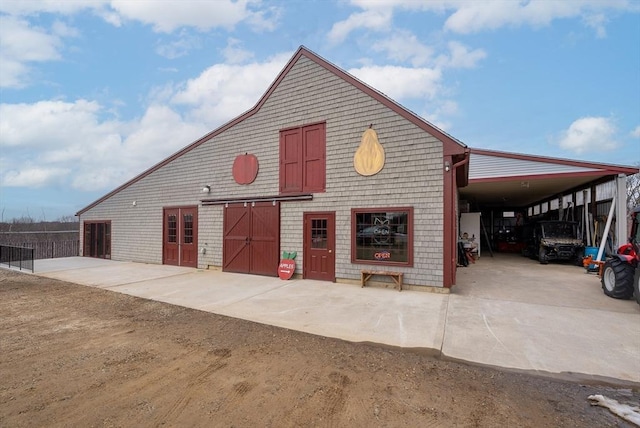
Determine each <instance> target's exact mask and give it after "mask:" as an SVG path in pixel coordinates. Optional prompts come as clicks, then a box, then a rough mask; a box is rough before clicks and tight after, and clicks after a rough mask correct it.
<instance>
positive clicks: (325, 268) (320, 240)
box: [302, 212, 336, 282]
mask: <svg viewBox="0 0 640 428" xmlns="http://www.w3.org/2000/svg"><path fill="white" fill-rule="evenodd" d="M335 248H336V214H335V212H319V213H304V261H303V273H302V276H303V277H304V278H307V279H319V280H321V281H331V282H335V280H336V251H335Z"/></svg>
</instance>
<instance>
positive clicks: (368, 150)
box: [353, 127, 384, 176]
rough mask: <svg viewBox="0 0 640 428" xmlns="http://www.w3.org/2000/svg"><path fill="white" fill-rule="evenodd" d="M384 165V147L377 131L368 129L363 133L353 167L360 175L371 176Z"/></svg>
mask: <svg viewBox="0 0 640 428" xmlns="http://www.w3.org/2000/svg"><path fill="white" fill-rule="evenodd" d="M383 166H384V148H383V147H382V144H380V142H379V141H378V134H376V131H374V130H373V129H371V127H369V129H367V130H366V131H364V133H363V134H362V140H361V142H360V147H358V150H356V154H355V155H354V156H353V167H354V168H355V169H356V172H357V173H358V174H360V175H364V176H369V175H374V174H377V173H379V172H380V171H381V170H382V167H383Z"/></svg>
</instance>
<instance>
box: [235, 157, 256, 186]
mask: <svg viewBox="0 0 640 428" xmlns="http://www.w3.org/2000/svg"><path fill="white" fill-rule="evenodd" d="M232 172H233V179H234V180H236V183H238V184H251V183H253V181H254V180H255V179H256V177H257V176H258V158H257V157H256V155H253V154H249V153H245V154H243V155H238V156H236V159H235V160H234V161H233V170H232Z"/></svg>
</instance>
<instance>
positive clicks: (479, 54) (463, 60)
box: [436, 41, 487, 68]
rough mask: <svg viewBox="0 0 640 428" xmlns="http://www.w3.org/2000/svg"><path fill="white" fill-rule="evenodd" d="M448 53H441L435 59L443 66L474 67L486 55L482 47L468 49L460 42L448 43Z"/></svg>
mask: <svg viewBox="0 0 640 428" xmlns="http://www.w3.org/2000/svg"><path fill="white" fill-rule="evenodd" d="M448 48H449V54H448V55H442V56H440V57H439V58H438V60H437V61H436V62H437V64H438V65H439V66H440V67H443V68H474V67H476V66H477V65H478V62H480V61H481V60H483V59H484V58H486V57H487V54H486V52H485V51H484V50H482V49H474V50H469V49H468V48H467V47H466V46H465V45H463V44H462V43H460V42H456V41H451V42H449V43H448Z"/></svg>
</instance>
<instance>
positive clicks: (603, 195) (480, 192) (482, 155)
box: [459, 148, 638, 249]
mask: <svg viewBox="0 0 640 428" xmlns="http://www.w3.org/2000/svg"><path fill="white" fill-rule="evenodd" d="M470 153H471V154H470V162H469V183H468V185H467V186H466V187H463V188H460V189H459V200H460V211H461V212H465V211H466V212H481V213H482V215H481V218H482V223H483V226H484V228H485V230H486V234H485V233H484V231H483V233H482V234H481V245H484V246H486V245H487V240H488V241H489V242H490V243H491V248H493V249H497V246H496V239H498V238H497V235H500V233H502V232H503V231H501V230H499V229H500V228H504V227H505V226H504V225H505V224H509V222H508V221H505V219H504V218H503V214H504V213H505V212H508V213H521V214H522V216H523V219H524V221H525V222H528V221H531V220H532V219H533V218H536V217H546V218H549V219H558V218H561V217H563V218H568V219H574V220H576V221H581V220H582V217H583V212H584V211H583V209H584V208H583V207H584V202H585V200H584V197H585V196H586V198H587V199H586V203H587V209H588V212H589V213H591V215H592V217H593V218H594V219H595V218H597V217H598V216H602V214H603V211H604V213H605V214H607V213H608V208H609V207H610V205H611V201H612V196H613V195H615V194H616V193H618V194H619V198H618V203H617V209H616V211H615V217H620V216H623V217H625V218H626V212H625V210H626V191H625V187H624V183H625V180H626V176H628V175H631V174H635V173H638V168H637V167H630V166H621V165H610V164H599V163H593V162H583V161H575V160H568V159H558V158H550V157H542V156H533V155H525V154H518V153H507V152H498V151H491V150H483V149H473V148H471V150H470ZM584 190H586V191H587V193H583V191H584ZM560 201H562V203H560ZM569 207H573V208H572V209H571V211H572V212H571V213H570V212H569ZM574 211H575V212H574ZM569 214H572V215H571V216H570V215H569ZM614 227H617V229H615V228H614V233H613V235H614V236H616V237H617V236H620V235H623V236H624V238H623V240H625V241H626V222H621V223H620V224H618V225H617V226H615V225H614ZM507 232H508V231H507ZM615 245H618V243H617V242H616V243H615Z"/></svg>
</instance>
